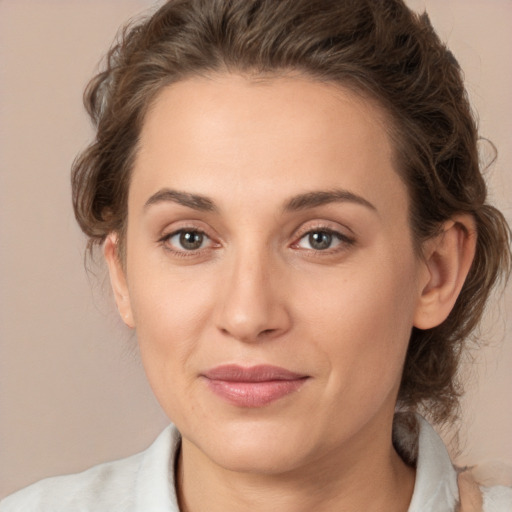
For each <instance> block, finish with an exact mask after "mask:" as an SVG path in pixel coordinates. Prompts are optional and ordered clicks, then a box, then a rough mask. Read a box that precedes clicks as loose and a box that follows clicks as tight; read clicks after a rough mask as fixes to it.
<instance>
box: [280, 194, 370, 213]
mask: <svg viewBox="0 0 512 512" xmlns="http://www.w3.org/2000/svg"><path fill="white" fill-rule="evenodd" d="M345 202H348V203H355V204H359V205H361V206H365V207H366V208H369V209H370V210H373V211H375V212H377V208H376V207H375V206H374V205H373V204H372V203H370V202H369V201H367V200H366V199H365V198H364V197H361V196H358V195H357V194H354V193H353V192H349V191H348V190H343V189H335V190H326V191H323V190H319V191H314V192H306V193H305V194H300V195H298V196H295V197H292V198H291V199H290V200H289V201H288V202H287V203H286V204H285V206H284V210H285V211H298V210H307V209H308V208H316V207H317V206H323V205H326V204H329V203H345Z"/></svg>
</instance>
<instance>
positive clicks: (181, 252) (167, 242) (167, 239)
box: [158, 227, 215, 258]
mask: <svg viewBox="0 0 512 512" xmlns="http://www.w3.org/2000/svg"><path fill="white" fill-rule="evenodd" d="M186 234H192V235H194V236H198V235H199V236H201V237H203V240H202V242H204V241H209V245H210V247H199V248H197V249H185V248H179V249H178V248H173V247H175V246H173V245H172V244H171V239H172V238H173V237H175V236H177V235H180V237H181V236H183V235H186ZM158 242H159V243H161V244H162V245H163V246H164V248H165V250H167V251H169V252H171V253H172V254H173V255H174V256H178V257H180V258H187V257H193V256H197V255H198V254H200V253H201V252H203V251H205V250H208V249H209V248H212V247H213V246H215V243H214V242H213V240H212V239H211V237H209V236H208V235H207V234H206V233H205V232H204V231H203V230H202V229H198V228H195V227H189V228H187V227H184V228H180V229H177V230H175V231H173V232H171V233H168V234H166V235H164V236H163V237H162V238H160V240H159V241H158ZM201 245H202V244H201Z"/></svg>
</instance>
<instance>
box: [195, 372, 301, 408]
mask: <svg viewBox="0 0 512 512" xmlns="http://www.w3.org/2000/svg"><path fill="white" fill-rule="evenodd" d="M202 377H204V378H205V380H206V383H207V385H208V387H209V389H210V390H211V391H213V393H215V394H216V395H217V396H219V397H221V398H223V399H224V400H225V401H227V402H229V403H230V404H232V405H236V406H238V407H263V406H265V405H268V404H270V403H272V402H274V401H276V400H279V399H280V398H283V397H284V396H286V395H288V394H290V393H293V392H294V391H297V390H298V389H299V388H300V387H301V386H302V385H303V384H304V383H305V382H306V380H307V379H308V378H309V377H308V376H307V375H303V374H299V373H295V372H291V371H289V370H286V369H285V368H280V367H277V366H270V365H258V366H251V367H243V366H238V365H223V366H217V367H215V368H212V369H211V370H208V371H207V372H205V373H203V374H202Z"/></svg>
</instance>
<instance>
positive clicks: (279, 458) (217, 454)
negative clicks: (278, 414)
mask: <svg viewBox="0 0 512 512" xmlns="http://www.w3.org/2000/svg"><path fill="white" fill-rule="evenodd" d="M243 423H244V422H237V424H234V425H229V426H225V428H221V430H219V431H212V430H210V431H209V435H208V437H207V438H201V439H198V440H197V442H195V443H194V444H195V446H196V448H198V449H199V450H200V451H201V452H203V454H204V455H206V457H208V458H209V459H210V460H211V461H213V462H214V463H215V464H217V465H218V466H221V467H223V468H224V469H226V470H229V471H236V472H242V473H259V474H267V475H276V474H282V473H286V472H288V471H292V470H294V469H296V468H297V467H300V466H301V465H302V464H303V463H304V461H305V460H307V459H309V457H308V453H309V452H314V450H312V449H311V450H310V449H309V448H311V447H308V443H307V440H308V435H307V431H306V429H304V428H299V429H297V428H293V427H292V428H288V427H287V426H286V425H282V424H281V425H276V422H274V421H270V422H261V421H260V422H251V423H250V424H247V423H246V424H245V425H244V424H243ZM297 426H298V425H295V427H297ZM303 427H304V422H303ZM192 441H194V440H192Z"/></svg>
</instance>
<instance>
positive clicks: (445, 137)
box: [72, 0, 511, 421]
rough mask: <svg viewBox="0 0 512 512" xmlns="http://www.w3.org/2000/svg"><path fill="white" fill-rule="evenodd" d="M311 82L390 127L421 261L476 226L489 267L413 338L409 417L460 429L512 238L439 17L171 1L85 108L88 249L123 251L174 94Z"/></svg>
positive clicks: (114, 59)
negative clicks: (177, 89) (451, 229)
mask: <svg viewBox="0 0 512 512" xmlns="http://www.w3.org/2000/svg"><path fill="white" fill-rule="evenodd" d="M290 70H293V71H298V72H300V73H303V74H305V75H307V76H309V77H311V78H313V79H316V80H321V81H327V82H332V83H335V84H340V85H341V86H344V87H349V88H350V89H352V90H355V91H357V92H360V93H363V94H364V95H366V96H367V97H371V98H373V99H375V100H377V102H378V103H379V104H380V105H381V106H382V107H383V108H384V110H385V111H386V112H387V113H388V115H389V117H390V119H391V127H390V134H391V137H392V139H393V142H394V144H395V149H396V163H397V168H398V171H399V173H400V175H401V176H402V179H403V180H404V182H405V183H406V184H407V186H408V190H409V193H410V198H411V212H410V216H411V226H412V231H413V233H414V238H415V241H416V243H417V245H418V247H420V246H421V242H423V241H424V240H425V239H427V238H429V237H431V236H433V235H434V234H436V232H437V230H438V229H439V227H440V224H441V223H442V222H443V221H445V220H448V219H450V218H451V217H453V216H454V215H455V214H457V213H461V212H464V213H469V214H471V215H472V216H473V217H474V219H475V222H476V230H477V248H476V256H475V259H474V262H473V265H472V268H471V270H470V272H469V275H468V277H467V279H466V282H465V284H464V287H463V289H462V292H461V294H460V296H459V298H458V300H457V303H456V304H455V307H454V308H453V310H452V312H451V314H450V315H449V317H448V318H447V320H446V321H445V322H443V323H442V324H441V325H439V326H438V327H435V328H433V329H429V330H418V329H413V332H412V335H411V339H410V344H409V350H408V353H407V357H406V361H405V367H404V372H403V378H402V384H401V388H400V392H399V397H398V399H399V403H400V404H402V405H403V406H405V407H408V408H409V409H418V408H420V409H422V410H423V411H424V412H427V413H428V414H429V415H430V416H431V418H432V419H433V420H434V421H443V420H447V419H449V418H451V417H453V416H455V415H456V412H457V405H458V398H459V395H460V393H461V388H460V385H459V384H458V382H457V380H456V372H457V366H458V362H459V359H460V355H461V352H462V350H463V348H464V347H465V342H466V340H467V338H468V336H469V334H470V333H471V332H472V331H473V329H474V328H475V326H476V325H477V323H478V321H479V320H480V317H481V315H482V312H483V310H484V306H485V303H486V300H487V298H488V296H489V293H490V291H491V288H492V287H493V285H494V284H495V283H496V282H497V281H498V280H499V278H500V276H502V275H507V274H508V271H509V269H510V263H511V253H510V245H509V241H510V230H509V227H508V226H507V223H506V221H505V220H504V218H503V216H502V214H501V213H500V212H499V211H497V210H496V209H495V208H493V207H492V206H490V205H488V204H486V195H487V191H486V185H485V182H484V180H483V177H482V174H481V171H480V167H479V158H478V151H477V140H478V134H477V129H476V124H475V121H474V118H473V116H472V114H471V109H470V106H469V103H468V100H467V96H466V92H465V89H464V85H463V78H462V74H461V70H460V68H459V65H458V63H457V61H456V60H455V58H454V57H453V55H452V54H451V53H450V51H449V50H448V49H447V48H446V47H445V45H443V44H442V43H441V41H440V40H439V38H438V36H437V35H436V34H435V32H434V30H433V28H432V26H431V25H430V22H429V19H428V17H427V15H426V14H423V15H421V16H418V15H416V14H414V13H412V12H411V11H410V10H409V9H408V8H407V7H406V6H405V4H404V3H403V2H402V1H401V0H170V1H168V2H167V3H165V4H164V5H163V6H162V7H161V8H160V9H159V10H158V11H157V12H156V13H155V14H153V15H152V16H151V17H149V18H147V19H145V20H143V21H141V22H139V23H138V24H135V25H132V26H130V27H128V28H126V29H125V30H124V32H123V33H122V35H121V37H120V40H119V41H118V42H117V43H116V44H115V45H114V46H113V48H112V49H111V50H110V52H109V54H108V56H107V60H106V69H105V70H104V71H102V72H101V73H99V74H98V75H97V76H96V77H95V78H94V79H93V80H92V81H91V82H90V84H89V86H88V88H87V90H86V94H85V104H86V107H87V109H88V112H89V114H90V116H91V118H92V119H93V122H94V123H95V126H96V128H97V136H96V139H95V141H94V142H93V143H92V144H91V145H90V146H89V148H88V149H86V150H85V151H84V152H83V153H82V154H81V155H79V157H78V158H77V159H76V161H75V163H74V166H73V171H72V184H73V204H74V208H75V214H76V218H77V220H78V223H79V224H80V226H81V228H82V230H83V231H84V232H85V233H86V234H87V235H88V236H89V247H92V246H93V245H95V244H96V243H98V244H99V243H101V242H102V241H103V240H104V239H105V237H106V236H107V234H108V233H110V232H117V233H119V235H120V239H121V241H122V240H123V236H124V232H125V224H126V220H127V196H128V188H129V183H130V172H131V167H132V163H133V158H134V155H135V153H136V151H137V143H138V138H139V134H140V130H141V126H142V123H143V120H144V116H145V113H146V111H147V109H148V107H149V105H150V104H151V102H152V100H153V99H154V98H155V95H156V94H157V93H158V92H159V91H160V90H161V89H162V88H163V87H165V86H166V85H168V84H171V83H173V82H176V81H179V80H182V79H184V78H185V77H187V76H191V75H197V74H205V73H213V72H226V71H233V72H238V73H249V74H251V75H256V76H257V75H259V74H268V73H271V74H275V75H279V74H280V73H284V72H287V71H290Z"/></svg>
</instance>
